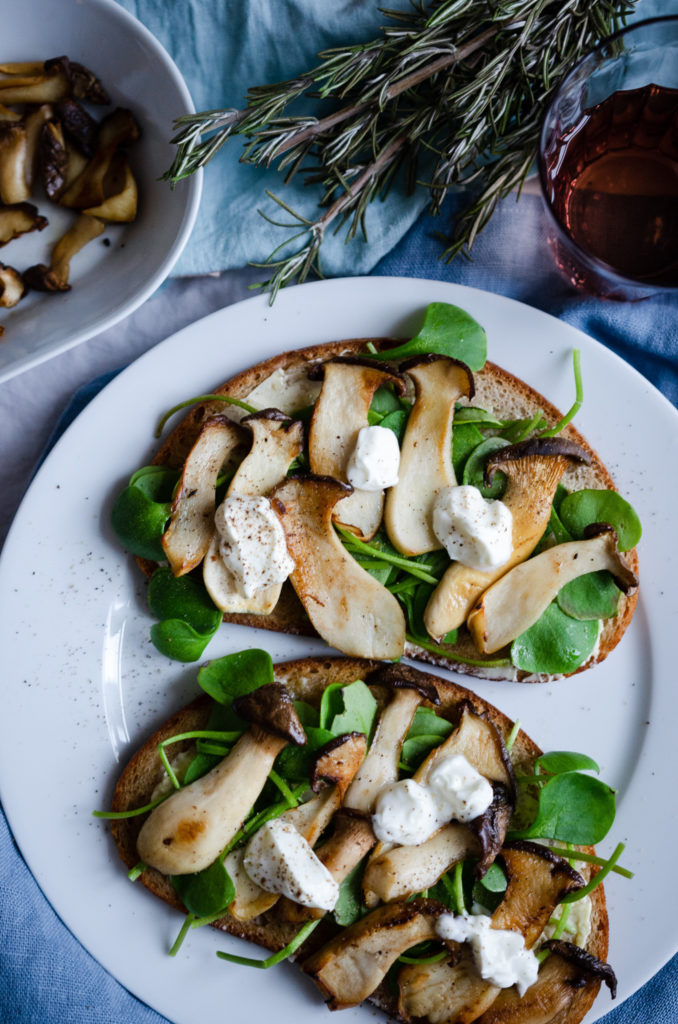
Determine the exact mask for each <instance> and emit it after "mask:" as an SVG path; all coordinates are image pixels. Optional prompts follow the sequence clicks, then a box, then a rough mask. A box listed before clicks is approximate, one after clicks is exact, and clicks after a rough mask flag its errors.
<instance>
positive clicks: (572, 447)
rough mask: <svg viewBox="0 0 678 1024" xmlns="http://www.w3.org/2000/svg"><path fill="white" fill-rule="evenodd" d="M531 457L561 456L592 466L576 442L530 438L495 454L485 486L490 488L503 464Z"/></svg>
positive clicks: (588, 455) (489, 464) (486, 476)
mask: <svg viewBox="0 0 678 1024" xmlns="http://www.w3.org/2000/svg"><path fill="white" fill-rule="evenodd" d="M530 456H540V457H541V458H544V457H549V456H554V457H555V456H559V457H560V458H561V459H563V458H565V459H572V460H573V461H574V462H583V463H585V464H586V465H587V466H588V465H590V464H591V461H592V460H591V455H590V454H589V453H588V452H587V451H586V450H585V449H584V448H582V447H581V445H578V444H575V442H574V441H568V440H567V438H564V437H528V438H527V440H526V441H519V442H518V443H517V444H510V445H507V446H506V447H505V448H499V449H498V450H497V451H496V452H493V453H492V455H491V456H490V458H489V459H488V460H487V464H486V466H485V485H486V486H487V487H489V486H490V484H491V483H492V480H493V479H494V474H495V473H496V471H497V470H498V469H501V464H502V463H503V462H516V461H517V460H518V459H526V458H528V457H530Z"/></svg>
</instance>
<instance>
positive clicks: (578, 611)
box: [556, 569, 620, 620]
mask: <svg viewBox="0 0 678 1024" xmlns="http://www.w3.org/2000/svg"><path fill="white" fill-rule="evenodd" d="M619 594H620V590H619V588H618V587H617V585H616V584H615V582H614V580H613V579H612V576H611V575H610V573H609V572H607V570H605V569H601V570H599V571H598V572H587V573H586V575H585V576H578V577H577V579H576V580H570V582H569V583H566V584H565V586H564V587H563V588H562V589H561V590H560V591H559V592H558V596H557V598H556V601H557V602H558V607H559V608H560V609H561V611H564V612H565V614H566V615H571V616H572V618H573V619H584V620H585V619H610V618H612V617H613V616H614V615H616V614H617V606H618V604H619Z"/></svg>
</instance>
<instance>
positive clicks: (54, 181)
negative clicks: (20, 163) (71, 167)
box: [38, 121, 68, 200]
mask: <svg viewBox="0 0 678 1024" xmlns="http://www.w3.org/2000/svg"><path fill="white" fill-rule="evenodd" d="M38 161H39V165H40V180H41V181H42V187H43V188H44V190H45V192H46V193H47V195H48V196H49V198H50V199H54V200H56V199H57V198H58V196H59V194H60V192H61V191H62V189H63V187H64V183H65V181H66V170H67V168H68V153H67V151H66V143H65V141H64V133H63V131H62V128H61V125H60V124H59V122H58V121H47V122H46V124H44V125H43V126H42V130H41V132H40V140H39V145H38Z"/></svg>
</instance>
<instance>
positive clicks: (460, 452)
mask: <svg viewBox="0 0 678 1024" xmlns="http://www.w3.org/2000/svg"><path fill="white" fill-rule="evenodd" d="M484 440H485V435H484V434H483V433H482V431H481V430H479V429H478V427H477V426H476V425H475V423H460V424H459V426H458V427H455V428H454V430H453V431H452V466H453V467H454V475H455V477H456V479H457V480H461V478H462V475H463V470H464V464H465V462H466V460H467V458H468V457H469V455H470V454H471V452H472V451H474V449H476V448H477V447H478V445H480V444H482V443H483V441H484Z"/></svg>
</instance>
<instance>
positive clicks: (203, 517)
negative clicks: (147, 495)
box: [162, 416, 244, 576]
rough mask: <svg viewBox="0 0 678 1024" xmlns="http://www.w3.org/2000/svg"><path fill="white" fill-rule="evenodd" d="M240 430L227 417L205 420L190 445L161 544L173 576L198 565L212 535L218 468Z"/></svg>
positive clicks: (237, 442)
mask: <svg viewBox="0 0 678 1024" xmlns="http://www.w3.org/2000/svg"><path fill="white" fill-rule="evenodd" d="M243 436H244V434H243V431H242V430H241V429H240V428H239V427H238V425H237V424H236V423H233V422H232V420H229V419H228V417H226V416H213V417H212V418H211V419H209V420H207V421H206V422H205V423H204V424H203V427H202V429H201V431H200V433H199V435H198V437H197V439H196V441H195V444H194V445H193V447H192V448H191V450H190V452H189V453H188V456H187V457H186V461H185V462H184V468H183V471H182V474H181V479H180V481H179V486H178V488H177V492H176V494H175V496H174V501H173V502H172V515H171V519H170V524H169V526H168V527H167V529H166V530H165V533H164V534H163V537H162V546H163V550H164V552H165V554H166V555H167V560H168V562H169V564H170V568H171V569H172V572H173V573H174V575H175V576H183V575H185V574H186V573H187V572H191V571H192V570H193V569H195V567H196V566H197V565H199V564H200V562H201V561H202V559H203V558H204V557H205V554H206V553H207V550H208V549H209V546H210V543H211V541H212V536H213V534H214V509H215V504H216V497H215V495H216V487H217V477H218V476H219V471H220V470H221V468H222V466H223V465H224V464H225V462H226V461H227V459H228V458H229V456H230V455H232V454H233V452H234V451H235V449H236V448H237V447H238V445H240V444H241V443H242V441H243Z"/></svg>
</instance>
